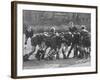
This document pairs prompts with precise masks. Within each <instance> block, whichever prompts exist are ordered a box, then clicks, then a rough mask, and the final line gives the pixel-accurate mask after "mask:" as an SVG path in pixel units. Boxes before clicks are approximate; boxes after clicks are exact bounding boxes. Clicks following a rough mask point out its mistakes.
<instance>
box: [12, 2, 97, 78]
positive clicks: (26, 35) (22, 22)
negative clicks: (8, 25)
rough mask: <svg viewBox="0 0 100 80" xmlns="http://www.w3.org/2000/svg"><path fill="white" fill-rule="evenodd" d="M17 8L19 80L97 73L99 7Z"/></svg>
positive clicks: (28, 5) (38, 5)
mask: <svg viewBox="0 0 100 80" xmlns="http://www.w3.org/2000/svg"><path fill="white" fill-rule="evenodd" d="M15 9H16V11H15V13H13V14H15V15H16V17H15V18H16V19H14V21H15V22H14V21H13V22H14V23H15V24H16V26H15V25H14V24H13V25H14V26H15V29H14V30H15V33H14V35H16V37H15V38H14V39H16V41H15V43H16V44H15V45H17V46H15V45H14V47H16V50H14V51H15V54H12V56H14V58H12V59H13V60H14V61H15V63H14V61H12V62H13V63H14V64H15V67H14V68H13V70H14V71H15V72H16V74H15V75H16V76H17V77H18V76H19V77H20V76H21V77H24V76H30V77H32V76H33V77H34V76H37V77H38V76H45V75H46V76H49V75H56V76H57V75H60V74H61V75H62V74H64V75H65V74H66V75H67V74H85V73H96V72H97V42H96V41H97V22H96V21H97V19H96V18H97V14H96V12H97V7H96V6H81V5H64V4H62V5H61V4H49V3H48V4H46V3H43V4H42V3H31V2H29V3H27V2H24V3H22V2H19V3H16V5H15ZM14 39H13V40H14ZM14 51H13V52H14ZM16 51H17V52H16ZM13 73H14V72H13Z"/></svg>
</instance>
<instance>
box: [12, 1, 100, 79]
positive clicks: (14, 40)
mask: <svg viewBox="0 0 100 80" xmlns="http://www.w3.org/2000/svg"><path fill="white" fill-rule="evenodd" d="M17 4H28V5H29V4H31V5H32V4H34V5H50V6H59V7H77V8H91V9H96V71H94V72H79V73H63V74H49V75H33V76H17ZM97 24H98V7H97V6H89V5H73V4H57V3H41V2H26V1H12V2H11V77H12V78H15V79H17V78H32V77H34V78H35V77H50V76H65V75H81V74H94V73H98V65H97V64H98V54H97V51H98V47H97V46H98V45H97V44H98V32H97V31H98V25H97Z"/></svg>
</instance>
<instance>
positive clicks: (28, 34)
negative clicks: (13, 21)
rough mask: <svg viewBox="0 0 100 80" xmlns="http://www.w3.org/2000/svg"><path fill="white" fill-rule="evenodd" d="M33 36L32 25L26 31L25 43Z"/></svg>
mask: <svg viewBox="0 0 100 80" xmlns="http://www.w3.org/2000/svg"><path fill="white" fill-rule="evenodd" d="M32 36H33V29H32V27H31V26H29V27H27V29H26V31H25V45H26V44H27V40H28V39H29V38H32Z"/></svg>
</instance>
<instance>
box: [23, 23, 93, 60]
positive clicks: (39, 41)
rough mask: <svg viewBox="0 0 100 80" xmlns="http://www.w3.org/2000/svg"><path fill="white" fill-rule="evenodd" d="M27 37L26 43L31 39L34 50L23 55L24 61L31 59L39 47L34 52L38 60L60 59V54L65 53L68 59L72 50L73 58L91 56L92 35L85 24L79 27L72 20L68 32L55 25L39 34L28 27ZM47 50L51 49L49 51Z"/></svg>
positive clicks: (65, 57) (64, 56) (64, 55)
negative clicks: (58, 30)
mask: <svg viewBox="0 0 100 80" xmlns="http://www.w3.org/2000/svg"><path fill="white" fill-rule="evenodd" d="M25 37H26V39H25V45H27V40H28V39H29V38H30V39H31V45H32V51H31V52H30V53H28V54H26V55H24V56H23V60H24V61H27V60H29V57H30V56H31V55H32V54H34V52H35V51H36V49H37V47H38V50H37V52H36V54H34V55H35V57H36V59H37V60H42V59H44V60H53V59H54V58H56V59H59V56H60V54H62V55H63V58H64V59H67V58H69V55H70V54H71V52H72V50H73V52H74V56H73V58H80V59H81V58H88V57H90V51H91V35H90V32H89V31H87V30H86V26H84V25H81V26H80V29H78V28H77V27H76V26H75V25H74V24H73V22H70V27H69V30H67V31H66V32H57V31H56V30H55V27H51V28H50V31H49V32H43V33H37V34H34V31H33V29H32V28H31V27H28V29H26V31H25ZM48 48H49V49H48ZM47 50H49V51H48V52H47ZM59 51H61V52H59ZM66 51H67V52H68V53H67V54H66Z"/></svg>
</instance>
